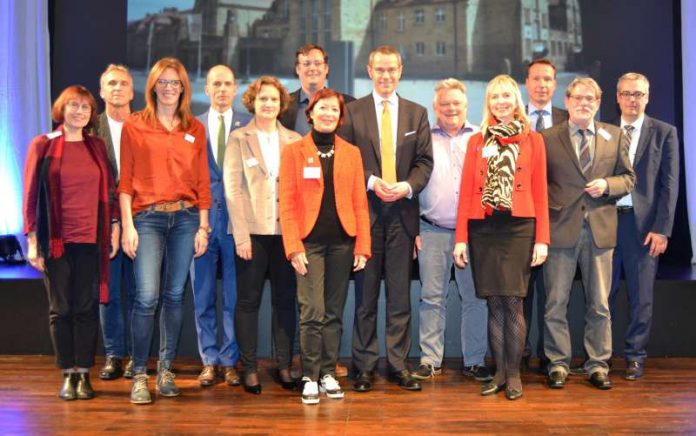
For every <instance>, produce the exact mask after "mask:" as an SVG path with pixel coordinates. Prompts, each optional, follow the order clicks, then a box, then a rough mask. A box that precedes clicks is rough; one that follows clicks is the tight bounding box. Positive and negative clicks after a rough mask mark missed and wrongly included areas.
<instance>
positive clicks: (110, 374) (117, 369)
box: [99, 357, 123, 380]
mask: <svg viewBox="0 0 696 436" xmlns="http://www.w3.org/2000/svg"><path fill="white" fill-rule="evenodd" d="M121 375H123V370H122V369H121V359H119V358H118V357H107V358H106V362H104V366H103V367H102V369H100V370H99V378H100V379H102V380H115V379H117V378H119V377H121Z"/></svg>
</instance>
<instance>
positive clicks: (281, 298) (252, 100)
mask: <svg viewBox="0 0 696 436" xmlns="http://www.w3.org/2000/svg"><path fill="white" fill-rule="evenodd" d="M402 70H403V65H402V62H401V56H400V54H399V52H398V50H396V49H395V48H393V47H391V46H380V47H378V48H376V49H375V50H373V51H372V52H371V53H370V56H369V62H368V65H367V73H368V75H369V77H370V79H372V83H373V90H372V92H371V93H370V94H369V95H367V96H365V97H362V98H359V99H357V100H356V99H354V98H353V97H351V96H348V95H344V94H341V93H339V92H337V91H335V90H332V89H330V88H327V87H326V81H327V76H328V73H329V64H328V56H327V53H326V51H325V50H324V49H323V48H322V47H319V46H317V45H313V44H309V45H306V46H303V47H301V48H299V49H298V50H297V53H296V60H295V71H296V73H297V76H298V77H299V79H300V84H301V87H300V89H298V90H297V91H295V92H294V93H292V94H289V93H288V91H287V90H286V89H285V87H284V86H283V85H282V84H281V82H280V81H279V80H278V79H277V78H276V77H272V76H262V77H259V78H258V79H256V80H255V81H254V82H253V83H251V84H250V85H249V87H248V88H247V89H246V91H245V92H244V94H243V95H242V98H241V100H242V103H243V104H244V107H245V108H246V109H247V111H248V112H249V113H248V114H247V113H239V111H234V110H233V101H234V99H235V96H236V94H237V90H238V88H237V84H236V83H235V76H234V72H233V71H232V69H231V68H229V67H227V66H225V65H217V66H214V67H213V68H211V69H210V70H209V71H208V75H207V78H206V85H205V93H206V95H207V96H208V97H209V98H210V107H209V109H208V110H207V111H206V112H205V113H203V114H201V115H199V116H198V117H195V116H194V114H192V112H191V98H192V92H191V84H190V81H189V77H188V74H187V72H186V68H185V67H184V65H183V64H182V63H181V62H180V61H178V60H177V59H175V58H163V59H160V60H159V61H158V62H157V63H155V65H154V66H153V67H152V69H151V70H150V72H149V75H148V78H147V82H146V85H145V101H146V105H145V108H144V109H143V110H142V111H140V112H136V113H133V114H131V108H130V102H131V101H132V99H133V80H132V77H131V75H130V73H129V72H128V69H127V68H126V67H124V66H121V65H109V66H108V68H107V69H106V71H105V72H104V73H103V74H102V76H101V80H100V86H101V90H100V96H101V97H102V99H103V100H104V103H105V111H104V113H102V114H100V115H98V114H97V103H96V101H95V99H94V97H93V96H92V95H91V93H90V92H89V91H88V90H87V89H86V88H84V87H83V86H71V87H68V88H66V89H65V90H64V91H63V92H62V93H61V94H60V96H59V97H58V99H57V100H56V101H55V103H54V105H53V111H52V117H53V120H54V121H55V122H56V123H57V124H58V127H57V128H56V129H55V130H54V131H52V132H50V133H47V134H44V135H40V136H37V137H36V138H34V140H33V141H32V143H31V144H30V146H29V149H28V154H27V161H26V167H25V175H24V180H25V189H24V209H23V212H24V223H25V227H24V231H25V233H26V234H27V240H28V259H29V261H30V263H31V264H32V265H33V266H34V267H36V268H37V269H39V270H40V271H43V273H44V281H45V285H46V288H47V292H48V300H49V313H50V314H49V321H50V332H51V339H52V341H53V346H54V349H55V353H56V362H57V366H58V367H59V368H60V369H61V371H62V373H63V381H62V385H61V389H60V392H59V396H60V397H61V398H63V399H65V400H72V399H76V398H77V399H89V398H93V396H94V390H93V389H92V386H91V384H90V380H89V371H90V368H91V367H92V366H93V365H94V363H95V354H96V347H97V340H98V337H97V335H98V330H99V323H100V322H101V329H102V334H103V342H104V348H105V354H106V360H105V364H104V366H103V367H102V368H101V369H100V371H99V376H100V378H102V379H105V380H110V379H115V378H119V377H121V376H125V377H129V378H132V380H133V381H132V387H131V393H130V401H131V402H132V403H134V404H147V403H151V402H152V394H151V391H150V386H149V380H148V374H147V369H148V368H147V363H148V358H149V355H150V348H151V344H152V336H153V332H154V328H155V314H156V312H157V309H158V307H159V308H160V311H159V335H160V337H159V359H158V361H157V377H156V382H155V386H156V390H157V392H158V394H159V395H161V396H163V397H168V396H177V395H179V394H180V391H179V388H178V387H177V385H176V382H175V374H174V373H173V372H172V363H173V361H174V359H175V357H176V354H177V347H178V341H179V336H180V332H181V325H182V318H183V300H184V289H185V285H186V281H187V279H188V277H189V275H190V277H191V284H192V289H193V301H194V312H195V321H196V331H197V337H198V349H199V352H200V356H201V361H202V365H203V368H202V371H201V372H200V375H199V376H198V381H199V383H200V385H201V386H211V385H214V384H216V383H217V382H218V381H219V380H224V382H225V383H227V384H228V385H231V386H237V385H243V387H244V390H245V391H246V392H249V393H251V394H261V392H262V387H261V383H260V378H259V374H258V364H257V356H256V350H257V338H258V323H259V307H260V303H261V297H262V293H263V289H264V283H265V281H266V279H268V280H269V281H270V288H271V305H272V317H271V318H272V326H271V330H272V336H273V337H272V344H273V352H274V356H275V359H276V365H277V372H276V375H275V377H276V381H277V382H278V383H279V384H280V385H281V386H282V387H283V388H285V389H288V390H292V389H296V388H297V387H298V386H299V388H300V390H301V392H302V397H301V398H302V402H303V403H305V404H316V403H318V402H319V400H320V396H321V394H322V393H324V394H325V395H326V396H327V397H328V398H334V399H340V398H343V396H344V391H343V388H342V387H341V384H340V383H339V379H340V378H341V376H343V375H344V374H342V372H344V371H345V368H344V367H342V366H341V365H340V364H338V354H339V348H340V340H341V335H342V330H343V319H342V318H343V311H344V306H345V302H346V296H347V292H348V285H349V279H350V277H351V274H352V273H354V279H355V321H354V325H353V334H352V366H353V369H354V370H355V374H354V377H353V385H352V389H353V390H354V391H356V392H368V391H371V390H372V389H373V383H374V378H375V373H376V369H377V363H378V359H379V355H380V353H379V343H378V339H377V312H378V310H377V306H378V304H377V302H378V298H379V295H380V289H381V283H382V280H384V285H385V296H386V330H385V336H386V357H387V364H388V369H389V376H390V379H392V380H393V381H394V382H395V383H396V384H397V385H398V386H399V387H401V388H403V389H405V390H413V391H417V390H421V384H420V383H421V381H423V380H427V379H430V378H432V377H434V376H436V375H438V374H440V373H441V372H442V361H443V355H444V333H445V315H446V300H447V294H448V291H449V283H450V277H451V274H452V269H453V264H454V265H456V268H454V278H455V282H456V285H457V289H458V291H459V295H460V297H461V349H462V354H463V367H462V374H463V375H465V376H467V377H471V378H473V379H475V380H478V381H481V382H484V384H483V385H482V388H481V394H482V395H492V394H495V393H498V392H501V391H504V393H505V396H506V397H507V398H508V399H510V400H515V399H518V398H520V397H521V396H522V395H523V388H522V382H521V378H520V367H521V364H522V363H525V364H528V363H529V356H530V355H531V354H532V349H536V354H537V356H538V357H539V362H540V363H539V365H540V369H541V371H543V372H545V373H546V374H547V376H548V385H549V386H550V387H551V388H562V387H564V385H565V381H566V378H567V376H568V374H569V373H571V372H584V373H586V374H587V377H588V380H589V382H590V383H591V384H592V385H594V386H595V387H597V388H599V389H609V388H611V387H612V382H611V380H610V378H609V366H610V358H611V356H612V341H611V319H612V316H611V314H612V312H613V310H614V307H615V304H616V296H617V294H618V291H619V281H620V274H621V271H622V270H623V271H624V272H625V278H626V281H625V282H626V290H627V296H628V300H629V310H630V322H629V326H628V330H627V332H626V347H625V357H626V361H627V367H626V372H625V378H626V379H628V380H636V379H638V378H640V377H641V376H642V374H643V365H644V363H645V359H646V355H647V354H646V348H647V343H648V338H649V331H650V323H651V318H652V293H653V288H652V287H653V282H654V278H655V273H656V268H657V260H658V257H659V255H660V254H661V253H663V252H664V251H665V249H666V247H667V242H668V238H669V236H670V233H671V230H672V223H673V219H674V210H675V205H676V199H677V193H678V192H677V190H678V178H679V177H678V171H679V150H678V148H679V147H678V140H677V133H676V129H675V128H674V127H673V126H670V125H668V124H666V123H663V122H661V121H658V120H656V119H654V118H651V117H648V116H647V115H645V108H646V105H647V103H648V100H649V82H648V79H647V78H646V77H645V76H643V75H641V74H637V73H627V74H625V75H623V76H621V77H620V78H619V80H618V84H617V98H618V102H619V107H620V109H621V116H620V118H619V119H617V120H616V122H615V123H613V124H607V123H602V122H599V121H597V120H595V115H596V113H597V110H598V108H599V105H600V101H601V96H602V91H601V89H600V88H599V86H598V85H597V83H596V82H595V81H594V80H593V79H591V78H588V77H579V78H576V79H574V80H573V81H572V82H571V83H570V85H569V86H568V88H567V90H566V94H565V95H566V96H565V105H566V109H567V110H563V109H559V108H556V107H553V106H552V104H551V99H552V97H553V94H554V91H555V88H556V69H555V67H554V65H553V64H552V63H551V62H550V61H548V60H545V59H538V60H535V61H533V62H531V63H530V65H529V67H528V70H527V77H526V81H525V86H526V89H527V94H528V97H529V101H528V103H527V104H525V103H524V102H523V99H522V94H521V92H520V88H519V86H518V84H517V83H516V82H515V80H514V79H512V78H511V77H510V76H508V75H499V76H496V77H494V78H493V79H492V80H491V81H490V82H489V83H488V85H487V87H486V93H485V102H484V105H483V118H482V122H481V125H480V126H475V125H472V124H471V123H470V122H468V121H467V110H468V101H467V93H466V87H465V85H464V83H462V82H461V81H459V80H457V79H453V78H448V79H444V80H442V81H440V82H438V83H437V85H436V86H435V90H434V99H433V109H434V112H435V115H436V118H437V119H436V121H435V123H434V125H433V126H432V127H431V126H430V124H429V121H428V113H427V110H426V109H425V108H424V107H422V106H420V105H418V104H416V103H414V102H411V101H409V100H406V99H404V98H402V97H400V96H399V95H398V94H397V92H396V91H397V87H398V85H399V81H400V79H401V76H402ZM415 257H417V259H418V263H419V273H420V280H421V284H422V287H421V299H420V304H419V307H418V315H419V345H420V350H421V357H420V364H419V366H418V367H417V368H413V369H412V368H410V367H409V365H408V363H407V358H408V354H409V351H410V347H411V293H410V285H411V275H412V274H411V273H412V266H413V261H414V258H415ZM542 265H543V268H542ZM578 265H579V266H580V270H581V273H582V284H583V288H584V292H585V300H586V310H585V321H586V325H585V335H584V349H585V352H586V354H587V356H586V357H587V358H586V360H585V362H584V364H583V368H571V357H572V355H571V342H570V335H569V329H568V319H567V314H566V311H567V306H568V301H569V296H570V291H571V286H572V284H573V279H574V276H575V273H576V269H577V266H578ZM218 276H219V277H220V278H221V281H222V284H221V288H222V292H221V293H220V296H221V299H222V301H218V286H217V279H218ZM122 290H123V291H124V293H125V296H126V299H125V301H122V299H121V297H122V295H121V294H122ZM218 305H219V306H220V307H221V309H222V313H218V312H219V311H218ZM296 306H297V307H296ZM534 307H536V310H534ZM297 308H299V320H298V317H297ZM124 314H127V315H126V316H124ZM533 314H536V316H537V319H536V320H535V319H534V318H533V316H532V315H533ZM535 322H536V323H538V325H539V326H540V327H541V331H540V335H539V336H540V338H539V343H538V344H537V345H536V346H533V344H531V343H530V341H529V338H528V328H527V326H528V325H529V324H530V323H535ZM298 325H299V334H298V335H297V336H296V330H297V326H298ZM296 342H297V344H296ZM489 345H490V350H491V352H492V355H493V358H494V360H495V364H496V365H495V366H496V370H495V373H494V374H493V375H492V374H491V372H490V371H489V369H488V368H487V366H486V364H485V356H486V352H487V349H488V347H489ZM296 350H299V354H300V356H301V358H300V361H299V365H298V364H297V363H296V364H295V365H293V354H294V353H295V351H296ZM293 366H294V367H293ZM238 371H239V372H238ZM297 378H301V380H299V381H300V383H298V380H297Z"/></svg>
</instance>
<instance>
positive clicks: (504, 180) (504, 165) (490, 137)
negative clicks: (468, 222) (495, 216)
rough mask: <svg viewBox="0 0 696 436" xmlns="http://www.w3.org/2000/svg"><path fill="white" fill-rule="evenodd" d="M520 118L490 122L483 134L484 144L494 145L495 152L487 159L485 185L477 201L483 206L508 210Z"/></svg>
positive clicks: (518, 146) (522, 126)
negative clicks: (504, 122)
mask: <svg viewBox="0 0 696 436" xmlns="http://www.w3.org/2000/svg"><path fill="white" fill-rule="evenodd" d="M523 130H524V125H523V124H522V123H521V122H520V121H513V122H511V123H509V124H491V125H490V126H488V129H487V130H486V135H485V144H484V148H485V147H494V148H495V149H497V151H498V152H497V153H496V154H495V155H492V156H490V157H489V158H488V171H487V174H486V184H485V186H484V188H483V197H482V198H481V204H482V205H483V207H484V208H488V207H490V208H493V209H502V210H510V209H512V191H513V189H514V182H515V163H516V162H517V156H518V155H519V153H520V144H519V139H520V134H521V133H522V132H523Z"/></svg>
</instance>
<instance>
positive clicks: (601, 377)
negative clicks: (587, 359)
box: [590, 371, 613, 391]
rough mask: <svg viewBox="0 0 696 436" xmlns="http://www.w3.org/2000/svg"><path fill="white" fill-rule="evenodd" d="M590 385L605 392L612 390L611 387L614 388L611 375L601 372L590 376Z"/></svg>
mask: <svg viewBox="0 0 696 436" xmlns="http://www.w3.org/2000/svg"><path fill="white" fill-rule="evenodd" d="M590 383H591V384H592V386H594V387H596V388H597V389H601V390H603V391H606V390H607V389H611V387H612V386H613V385H612V383H611V379H610V378H609V375H608V374H604V373H601V372H599V371H597V372H595V373H593V374H592V375H591V376H590Z"/></svg>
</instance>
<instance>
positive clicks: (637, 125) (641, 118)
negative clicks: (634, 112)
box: [621, 114, 645, 132]
mask: <svg viewBox="0 0 696 436" xmlns="http://www.w3.org/2000/svg"><path fill="white" fill-rule="evenodd" d="M644 121H645V114H643V115H641V116H639V117H638V119H637V120H635V121H634V122H632V123H627V122H626V121H624V119H623V117H622V118H621V128H622V129H623V128H624V127H625V126H627V125H629V124H630V125H631V126H633V128H634V131H636V132H640V129H641V128H642V127H643V122H644Z"/></svg>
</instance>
